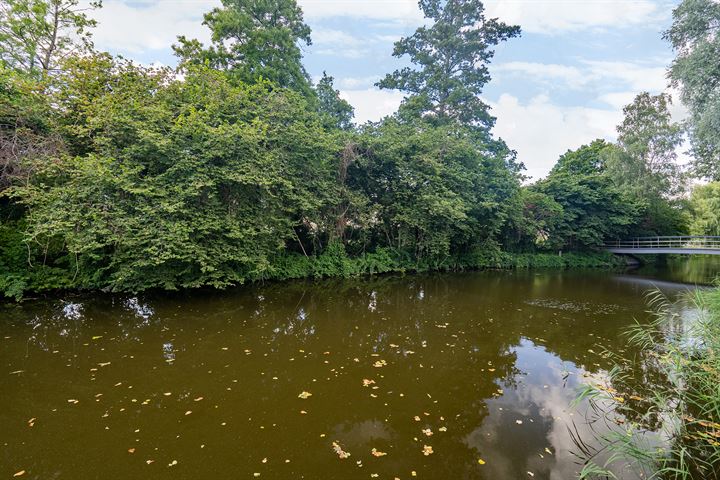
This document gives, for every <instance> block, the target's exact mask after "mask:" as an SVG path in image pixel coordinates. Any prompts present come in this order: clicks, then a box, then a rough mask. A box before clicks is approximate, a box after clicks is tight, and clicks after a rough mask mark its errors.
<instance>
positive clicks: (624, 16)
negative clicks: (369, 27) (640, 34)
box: [299, 0, 670, 34]
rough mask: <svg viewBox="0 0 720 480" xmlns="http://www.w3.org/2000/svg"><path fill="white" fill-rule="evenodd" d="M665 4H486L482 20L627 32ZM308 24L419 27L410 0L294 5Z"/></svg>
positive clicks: (623, 0) (622, 0) (542, 0)
mask: <svg viewBox="0 0 720 480" xmlns="http://www.w3.org/2000/svg"><path fill="white" fill-rule="evenodd" d="M668 3H669V2H668V0H660V1H657V0H633V1H629V0H488V1H486V2H485V6H486V9H487V13H488V15H487V16H488V17H500V18H501V19H502V20H504V21H506V22H509V23H513V24H518V25H520V26H522V28H523V30H524V31H526V32H532V33H543V34H555V33H559V32H567V31H578V30H583V29H586V28H598V27H615V28H616V27H628V26H636V25H647V24H648V23H657V22H659V21H660V20H663V19H666V18H667V17H668V15H669V13H670V8H669V7H668V8H665V7H666V5H665V4H668ZM299 4H300V6H301V7H302V8H303V10H304V12H305V15H306V17H307V18H309V19H321V18H328V17H355V18H369V19H375V20H387V21H394V22H399V23H404V24H408V23H415V24H418V23H420V22H422V20H423V16H422V13H421V12H420V10H419V8H418V5H417V1H416V0H334V1H329V0H299Z"/></svg>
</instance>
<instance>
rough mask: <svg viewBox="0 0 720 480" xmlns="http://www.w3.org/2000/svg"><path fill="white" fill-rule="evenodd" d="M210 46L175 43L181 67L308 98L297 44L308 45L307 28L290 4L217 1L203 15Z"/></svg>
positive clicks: (182, 39) (277, 0)
mask: <svg viewBox="0 0 720 480" xmlns="http://www.w3.org/2000/svg"><path fill="white" fill-rule="evenodd" d="M203 24H204V25H207V26H208V27H209V28H210V31H211V33H212V45H210V46H209V47H205V46H204V45H203V44H202V43H200V42H199V41H198V40H189V39H187V38H185V37H184V36H180V37H178V44H176V45H174V46H173V49H174V50H175V53H176V55H178V56H179V57H180V59H181V64H182V65H189V64H206V63H207V64H208V65H209V66H210V67H212V68H215V69H219V70H226V71H228V72H230V73H232V74H233V75H234V76H235V77H236V78H238V79H239V80H241V81H244V82H247V83H254V82H257V81H258V80H259V79H261V78H262V79H266V80H270V81H272V82H275V83H277V84H278V85H280V86H282V87H289V88H292V89H294V90H296V91H300V92H302V93H306V94H310V93H311V90H310V81H309V78H308V74H307V72H306V71H305V68H304V67H303V65H302V63H301V60H302V51H301V50H300V44H302V43H304V44H306V45H310V44H311V40H310V27H309V26H307V24H305V22H304V21H303V14H302V10H301V9H300V7H298V5H297V3H296V2H295V0H222V7H218V8H214V9H213V10H211V11H210V12H208V13H206V14H205V20H204V22H203Z"/></svg>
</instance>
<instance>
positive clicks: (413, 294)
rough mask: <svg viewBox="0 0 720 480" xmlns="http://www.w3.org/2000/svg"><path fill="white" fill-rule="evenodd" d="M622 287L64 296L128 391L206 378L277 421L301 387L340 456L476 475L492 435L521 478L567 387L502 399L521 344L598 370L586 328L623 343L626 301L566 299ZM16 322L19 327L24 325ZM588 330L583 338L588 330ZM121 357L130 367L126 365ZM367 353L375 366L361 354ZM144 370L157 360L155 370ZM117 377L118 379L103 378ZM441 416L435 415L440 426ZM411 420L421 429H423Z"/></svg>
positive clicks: (505, 282) (47, 314) (373, 285)
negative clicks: (502, 404)
mask: <svg viewBox="0 0 720 480" xmlns="http://www.w3.org/2000/svg"><path fill="white" fill-rule="evenodd" d="M558 292H564V295H567V296H568V298H567V299H564V298H562V296H561V295H559V294H558ZM621 295H622V293H621V292H620V291H619V290H618V289H617V288H616V287H613V285H612V284H611V283H603V281H602V280H601V281H599V282H598V281H593V280H592V279H591V280H586V281H583V280H578V278H577V277H573V276H572V275H570V276H565V275H557V274H553V275H534V274H505V273H497V272H495V273H492V274H483V273H474V274H458V275H414V276H383V277H378V278H374V279H371V280H367V279H364V280H352V279H351V280H324V281H316V282H308V281H297V282H287V283H283V284H275V283H268V284H266V285H255V286H251V287H247V288H243V289H240V290H236V291H228V292H199V293H195V294H192V295H189V294H184V295H170V296H168V295H163V296H158V297H154V296H153V295H147V296H144V297H123V296H104V297H103V296H97V297H92V298H83V299H80V300H78V301H77V302H76V303H82V305H83V309H82V317H81V318H79V319H77V320H75V321H76V322H79V323H77V324H76V325H75V326H74V327H73V328H74V330H73V335H72V336H73V337H74V338H75V339H76V341H77V343H78V344H80V343H90V344H91V345H93V341H92V337H93V336H99V335H102V336H103V340H102V341H103V342H104V343H103V347H105V350H104V351H103V352H102V358H98V356H97V355H98V354H99V352H98V349H94V350H92V351H88V353H87V354H86V357H87V363H89V364H90V365H89V366H93V365H95V366H96V365H97V362H106V361H109V360H112V361H113V367H112V368H113V369H114V368H117V370H114V371H122V372H123V375H125V376H127V377H132V378H133V379H134V380H135V382H134V383H135V388H136V390H135V391H140V390H142V391H143V393H142V394H140V393H138V394H137V395H138V398H139V397H141V396H142V397H143V398H145V397H147V398H150V397H152V396H153V395H155V396H158V395H159V396H162V393H159V392H162V390H158V389H159V388H160V387H159V386H157V383H158V382H159V381H162V382H165V383H169V384H173V382H174V383H175V384H176V385H175V388H173V390H177V391H180V390H181V391H183V392H189V391H190V390H192V388H193V385H195V384H197V385H200V386H202V388H203V389H204V391H203V392H202V394H203V395H204V396H205V397H206V398H210V396H211V395H212V394H213V389H216V390H217V391H215V392H214V395H215V396H216V397H217V396H219V395H220V394H221V393H222V394H223V395H228V397H227V398H234V397H229V395H231V394H230V393H224V392H226V388H227V387H232V389H233V390H232V392H236V391H238V390H240V391H242V392H245V393H244V395H245V398H244V399H242V400H238V401H237V402H238V403H236V404H233V405H234V407H235V410H237V411H238V412H242V413H240V414H238V415H244V414H245V413H246V412H245V411H246V410H249V411H251V412H252V414H250V413H247V415H245V417H250V416H252V418H253V421H255V420H257V421H258V422H263V423H264V424H265V425H271V424H273V423H278V424H281V423H285V422H286V421H287V416H288V415H289V414H290V413H289V412H290V411H291V412H292V415H295V416H297V415H299V414H298V413H297V410H298V408H297V406H296V405H293V407H292V410H289V408H288V403H289V401H288V398H289V399H291V401H290V402H297V401H298V400H297V394H298V392H299V391H302V390H303V389H307V390H308V391H311V392H312V393H313V397H312V399H311V401H309V402H308V405H312V406H313V407H314V409H313V410H312V411H311V413H315V412H322V415H321V418H320V419H317V420H315V421H316V422H317V425H311V426H309V427H304V428H310V429H311V430H312V428H314V427H317V428H318V429H321V428H322V430H318V432H313V434H314V433H318V434H319V433H320V432H323V433H328V434H330V433H333V434H334V435H336V436H337V437H338V438H332V439H330V438H326V439H325V440H322V442H324V443H327V441H334V440H338V441H340V442H341V444H342V445H343V448H346V449H347V450H348V451H351V452H352V453H353V455H354V457H353V459H360V458H366V457H367V455H368V452H369V451H370V449H371V448H378V449H380V450H382V451H386V450H384V449H387V450H388V451H390V452H391V454H389V455H388V457H387V458H383V462H384V464H386V465H393V464H394V462H399V463H396V464H397V466H398V467H399V466H400V465H401V464H402V465H405V466H407V464H406V463H403V459H408V458H414V459H416V458H419V460H418V461H417V469H418V470H420V469H421V468H424V465H425V464H424V463H423V462H429V463H427V466H426V468H428V469H430V470H428V472H430V471H433V472H442V474H443V475H445V476H447V477H449V478H490V477H487V472H489V471H494V470H492V468H494V467H488V468H487V469H486V470H485V472H486V473H485V475H486V476H485V477H482V475H483V470H482V469H478V463H477V456H478V455H479V454H482V455H483V456H484V455H485V453H483V452H485V451H489V450H490V447H493V446H495V447H493V448H495V450H493V451H494V452H496V453H494V455H496V456H497V458H494V459H489V458H488V459H487V460H492V461H497V462H501V461H502V459H503V458H507V459H515V460H517V461H515V460H512V461H510V463H512V464H513V465H512V466H513V468H512V469H511V470H509V471H511V472H512V473H513V474H519V475H523V476H524V472H523V471H521V470H520V469H522V468H527V469H529V470H530V469H532V470H533V471H535V473H536V474H537V475H538V476H539V477H541V476H543V475H545V473H547V471H548V469H554V468H556V465H555V463H554V462H555V460H554V458H550V457H548V458H547V461H546V462H545V463H543V464H536V463H533V462H537V461H539V457H537V453H542V449H541V448H540V445H543V446H544V445H550V444H552V442H553V441H552V440H551V437H552V436H553V435H557V428H556V427H555V426H553V416H552V415H550V414H549V413H547V412H545V411H541V408H545V409H550V405H549V403H548V402H549V400H548V399H549V398H552V399H553V401H555V402H557V403H563V402H566V398H565V397H564V396H563V395H564V394H565V391H564V390H563V389H562V386H560V387H558V389H557V390H552V391H549V390H550V389H549V390H548V391H542V390H540V391H533V396H532V397H528V398H521V397H513V396H512V395H514V394H513V393H512V392H511V390H514V389H515V388H516V387H517V388H520V387H523V388H524V389H525V391H528V387H527V385H523V382H524V378H525V377H524V375H525V373H526V372H523V371H522V370H521V367H519V360H520V356H521V355H522V354H523V353H522V352H523V349H531V350H539V351H543V349H544V351H543V354H544V356H543V357H542V358H543V361H544V362H550V361H552V362H556V363H562V362H567V363H569V364H572V365H585V366H586V367H587V370H589V371H593V372H600V371H602V369H604V368H608V367H609V365H610V361H609V360H608V359H606V358H604V357H603V356H601V355H599V353H600V352H599V351H598V352H597V354H592V353H589V352H588V350H589V349H592V348H594V347H595V343H596V342H597V341H598V339H601V340H603V341H605V343H606V344H607V345H608V346H609V347H616V348H622V347H623V345H622V341H621V340H620V339H619V337H618V335H617V330H618V329H619V326H620V325H623V324H624V323H623V322H626V321H627V318H626V317H625V315H624V312H622V311H620V310H618V309H613V308H607V309H605V310H604V311H603V313H600V314H598V313H597V312H593V311H587V310H588V309H574V310H573V309H570V310H568V309H567V308H565V307H566V306H567V303H568V302H572V298H573V296H578V297H581V298H583V301H584V302H587V304H588V305H614V304H615V303H622V302H625V300H626V298H622V297H621ZM619 296H620V297H621V298H618V297H619ZM628 296H629V295H628ZM548 299H550V300H552V299H556V300H557V301H555V302H553V301H548ZM21 310H22V312H21V313H18V314H17V316H16V318H18V319H20V318H23V319H26V318H34V317H37V318H39V319H41V321H42V322H45V323H44V328H46V332H47V335H46V337H47V338H53V339H59V340H57V341H55V340H53V341H52V342H51V341H47V339H46V341H45V343H44V344H42V345H41V344H39V343H38V347H40V348H43V349H57V350H61V351H63V352H70V351H71V350H72V349H71V348H69V347H67V344H63V343H62V342H63V341H64V340H63V339H64V338H65V337H62V336H60V335H59V332H61V331H62V328H66V327H67V323H68V322H70V321H71V320H68V319H66V318H58V319H57V321H55V322H54V323H53V321H52V317H53V316H54V315H55V316H57V315H58V311H59V309H58V308H57V306H50V307H48V305H47V304H45V305H41V304H34V305H33V304H27V305H26V306H23V307H22V308H21ZM590 310H592V309H590ZM48 319H49V320H50V321H47V322H46V320H48ZM63 325H64V326H63ZM22 330H23V332H27V333H28V334H29V335H32V330H31V328H28V325H25V326H24V327H22ZM588 331H592V332H594V335H593V336H589V335H586V334H585V333H586V332H588ZM526 339H530V340H531V341H532V343H530V342H528V341H527V340H526ZM53 342H54V343H53ZM53 345H54V346H53ZM536 346H540V347H542V348H537V347H536ZM92 352H95V353H92ZM63 354H64V355H72V353H63ZM93 355H95V356H93ZM132 355H134V356H136V358H137V359H138V361H137V362H136V363H135V365H142V367H143V371H142V372H141V371H139V370H132V369H127V370H125V369H124V367H125V365H129V364H131V363H132V362H130V360H127V358H129V357H130V356H132ZM106 357H107V358H106ZM118 357H119V358H118ZM558 357H559V358H558ZM123 359H126V360H123ZM140 359H142V360H140ZM168 360H170V362H169V363H170V364H172V365H170V364H168V362H167V361H168ZM379 360H384V361H387V365H386V366H382V367H379V368H376V367H374V366H373V363H374V362H376V361H379ZM123 362H125V363H123ZM156 368H157V369H160V368H163V369H164V370H162V371H161V372H162V374H161V375H158V372H159V370H156ZM568 368H572V367H570V366H569V367H568ZM109 370H110V369H108V371H109ZM208 372H213V373H212V374H209V373H208ZM261 373H262V375H261ZM273 378H277V380H272V379H273ZM364 378H368V379H373V380H374V381H375V382H376V383H375V384H374V385H373V386H377V387H378V389H377V390H374V389H373V387H372V386H369V387H363V386H362V380H363V379H364ZM142 379H147V382H146V384H143V380H142ZM120 380H125V378H114V379H113V380H112V382H109V383H110V384H111V385H113V384H114V383H117V382H118V381H120ZM315 380H317V382H314V381H315ZM234 381H237V383H234ZM168 390H170V388H168ZM501 390H505V392H502V391H501ZM519 391H520V390H519ZM188 394H189V393H188ZM371 395H376V397H372V396H371ZM501 398H505V399H508V398H513V399H515V401H516V402H517V404H516V405H522V406H523V407H522V408H527V409H528V411H529V414H530V415H531V416H532V418H534V419H535V422H533V423H530V422H527V423H526V424H525V425H524V426H523V427H522V428H527V431H524V432H522V435H525V436H526V437H527V438H529V439H532V442H530V441H529V440H528V442H526V443H518V440H517V439H518V438H519V437H518V435H521V433H519V432H520V430H518V428H520V427H518V426H517V425H515V424H513V423H511V424H510V425H507V423H508V422H510V421H511V420H512V417H511V416H509V415H510V413H509V412H505V413H504V414H501V415H500V416H499V417H498V416H497V415H496V413H497V412H496V411H495V410H492V411H491V409H490V405H496V404H494V403H493V402H496V401H498V400H499V399H501ZM218 402H219V403H220V407H221V408H220V410H222V407H223V404H222V402H220V401H218ZM228 402H229V400H228ZM303 406H304V404H303ZM425 413H427V414H428V415H425ZM193 415H194V414H193ZM226 415H227V413H226ZM415 416H418V417H419V418H420V420H419V421H415V420H414V417H415ZM441 417H442V419H441ZM191 418H194V417H191ZM316 418H317V417H316ZM222 420H223V421H224V420H225V419H224V418H223V419H222ZM512 421H513V422H514V420H512ZM218 424H219V422H218ZM486 425H487V426H488V427H487V428H489V427H490V426H493V425H494V426H495V427H496V428H497V429H499V430H498V432H496V434H497V435H496V436H494V437H492V441H491V442H489V443H488V442H487V441H486V442H480V441H479V437H478V432H479V431H482V430H479V429H482V428H485V426H486ZM328 426H331V427H332V428H328ZM380 426H382V428H380ZM441 426H447V428H448V432H447V434H444V433H441V432H440V431H439V428H440V427H441ZM511 427H512V428H511ZM423 428H430V429H432V431H433V432H434V435H433V436H432V437H425V436H424V435H423V434H422V432H421V430H422V429H423ZM292 431H293V432H295V430H292ZM379 432H380V433H379ZM314 438H319V437H318V436H315V437H314ZM415 438H417V440H415ZM513 439H515V440H513ZM276 441H277V442H278V443H280V444H281V445H279V446H278V448H279V449H280V448H288V449H292V448H298V447H297V446H292V445H291V442H292V441H293V439H290V438H288V439H285V438H284V437H283V438H280V439H277V440H276ZM295 441H297V440H295ZM303 441H307V442H310V440H308V439H304V440H303ZM318 441H319V440H318ZM283 442H287V444H286V443H283ZM383 442H386V443H383ZM513 442H515V443H517V445H513ZM324 443H323V445H324ZM424 443H426V444H428V445H432V446H433V447H434V449H435V451H436V453H435V454H433V456H432V457H429V458H428V459H426V458H425V457H424V456H422V454H421V451H420V450H421V448H422V445H423V444H424ZM497 446H500V447H497ZM513 446H514V447H515V448H514V450H513V448H512V447H513ZM326 447H327V445H324V447H322V448H326ZM531 447H532V449H533V452H531V454H528V455H525V452H524V451H522V450H523V449H525V448H527V449H530V448H531ZM248 448H249V447H248ZM498 448H499V449H498ZM538 449H539V450H538ZM535 450H538V451H537V452H536V451H535ZM363 452H364V453H363ZM330 453H331V452H330ZM531 457H532V458H531ZM535 457H537V458H538V460H534V458H535ZM261 458H262V457H261ZM319 458H324V457H322V456H320V457H319ZM413 461H415V460H413ZM350 465H351V466H352V465H353V464H352V463H350ZM355 468H357V467H355ZM435 469H436V470H435ZM390 470H392V469H390ZM351 474H356V472H355V471H352V473H351ZM438 474H439V473H438ZM406 475H407V472H406V473H405V475H403V476H406Z"/></svg>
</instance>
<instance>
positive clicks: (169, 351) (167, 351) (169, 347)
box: [162, 342, 175, 362]
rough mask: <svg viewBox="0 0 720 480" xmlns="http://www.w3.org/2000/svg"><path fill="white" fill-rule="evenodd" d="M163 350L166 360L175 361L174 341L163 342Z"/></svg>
mask: <svg viewBox="0 0 720 480" xmlns="http://www.w3.org/2000/svg"><path fill="white" fill-rule="evenodd" d="M162 350H163V357H164V358H165V361H166V362H174V361H175V347H173V344H172V342H168V343H163V346H162Z"/></svg>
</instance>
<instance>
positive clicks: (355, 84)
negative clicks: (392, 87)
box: [335, 75, 382, 90]
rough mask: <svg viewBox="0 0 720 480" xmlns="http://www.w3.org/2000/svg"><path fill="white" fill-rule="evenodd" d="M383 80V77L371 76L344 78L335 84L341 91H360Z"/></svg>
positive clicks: (337, 80)
mask: <svg viewBox="0 0 720 480" xmlns="http://www.w3.org/2000/svg"><path fill="white" fill-rule="evenodd" d="M381 78H382V76H381V75H369V76H367V77H343V78H338V79H336V81H335V84H336V86H337V87H338V88H339V89H340V90H360V89H363V88H366V87H371V86H373V85H375V83H377V82H378V81H379V80H380V79H381Z"/></svg>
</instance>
